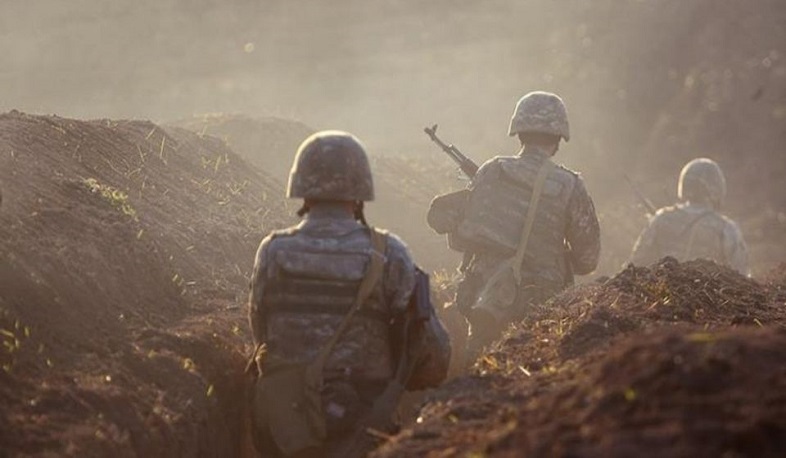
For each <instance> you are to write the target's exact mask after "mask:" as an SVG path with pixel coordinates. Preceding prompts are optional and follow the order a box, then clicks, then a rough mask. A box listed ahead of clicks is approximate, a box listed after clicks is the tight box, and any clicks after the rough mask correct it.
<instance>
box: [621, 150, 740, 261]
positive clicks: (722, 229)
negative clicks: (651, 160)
mask: <svg viewBox="0 0 786 458" xmlns="http://www.w3.org/2000/svg"><path fill="white" fill-rule="evenodd" d="M677 195H678V197H679V198H680V200H681V202H679V203H677V204H676V205H673V206H670V207H664V208H661V209H660V210H658V211H657V212H656V213H655V215H654V216H653V218H652V219H651V220H650V222H649V225H648V226H647V227H646V228H644V230H643V231H642V232H641V234H640V235H639V238H638V240H636V244H635V245H634V246H633V254H632V255H631V262H632V263H633V264H636V265H649V264H651V263H653V262H655V261H657V260H659V259H661V258H663V257H665V256H672V257H674V258H676V259H678V260H680V261H687V260H689V259H697V258H704V259H711V260H713V261H715V262H716V263H718V264H721V265H724V266H727V267H730V268H732V269H734V270H736V271H737V272H739V273H741V274H743V275H749V274H750V272H749V268H748V248H747V246H746V245H745V240H743V238H742V232H741V231H740V228H739V227H738V226H737V224H736V223H735V222H734V221H732V220H731V219H729V218H727V217H726V216H723V215H722V214H720V213H719V211H720V208H721V205H722V204H723V200H724V197H725V196H726V178H725V177H724V176H723V171H722V170H721V168H720V166H718V164H717V163H716V162H715V161H713V160H712V159H706V158H699V159H694V160H692V161H690V162H688V163H687V164H686V165H685V167H683V168H682V172H681V173H680V179H679V184H678V185H677Z"/></svg>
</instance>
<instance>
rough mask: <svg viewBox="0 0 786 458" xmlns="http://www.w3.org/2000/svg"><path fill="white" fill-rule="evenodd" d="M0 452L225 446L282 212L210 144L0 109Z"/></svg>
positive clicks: (180, 452) (136, 125)
mask: <svg viewBox="0 0 786 458" xmlns="http://www.w3.org/2000/svg"><path fill="white" fill-rule="evenodd" d="M0 182H1V183H2V187H3V205H2V208H0V254H1V256H0V333H2V335H1V336H0V337H1V338H2V343H3V348H2V349H0V363H2V367H3V370H2V371H0V403H2V406H3V409H2V413H1V414H0V426H1V427H0V431H2V432H0V448H2V449H3V450H4V451H5V452H6V453H9V454H11V455H14V454H28V455H38V454H52V453H54V454H57V455H82V456H85V455H93V456H95V455H120V456H195V455H202V454H205V455H213V456H216V455H222V456H236V455H238V453H239V450H240V447H241V446H240V444H239V434H240V431H241V429H242V425H241V424H240V418H241V415H240V414H241V412H242V409H243V408H244V407H245V406H244V405H243V403H242V397H241V396H240V395H241V394H242V392H243V386H242V382H243V378H242V376H241V374H240V372H241V371H242V367H243V365H244V359H245V355H246V353H247V352H248V350H249V349H248V348H247V347H248V345H249V344H250V337H249V335H248V331H247V324H246V319H245V310H244V302H245V294H246V291H247V281H248V280H247V279H248V275H249V272H250V269H251V267H252V263H253V255H254V252H255V250H256V246H257V244H258V243H259V240H260V239H261V238H262V236H263V235H264V234H265V233H267V232H268V231H269V230H270V229H272V228H274V227H280V226H282V225H283V224H285V222H284V221H283V218H285V217H284V216H283V215H284V211H283V210H282V207H281V205H280V204H278V203H276V202H274V201H271V200H268V196H269V195H271V194H272V192H273V190H277V189H278V187H277V184H276V183H274V182H272V181H270V180H269V179H268V178H267V177H265V176H264V175H260V174H258V173H257V172H256V171H255V170H254V169H253V168H250V167H248V166H247V165H246V164H245V162H244V161H243V160H242V159H241V158H240V157H238V156H236V155H235V154H234V153H233V152H232V151H231V150H229V149H228V148H227V147H226V145H225V144H224V143H223V142H221V141H220V140H218V139H215V138H211V137H202V136H199V135H197V134H195V133H192V132H190V131H186V130H182V129H178V128H166V129H164V128H161V127H159V126H157V125H155V124H153V123H151V122H147V121H111V120H97V121H88V122H85V121H77V120H70V119H64V118H59V117H56V116H33V115H26V114H23V113H19V112H11V113H7V114H3V115H0Z"/></svg>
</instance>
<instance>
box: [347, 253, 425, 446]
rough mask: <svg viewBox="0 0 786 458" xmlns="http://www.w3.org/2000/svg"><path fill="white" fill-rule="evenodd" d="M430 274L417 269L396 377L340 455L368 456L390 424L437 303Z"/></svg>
mask: <svg viewBox="0 0 786 458" xmlns="http://www.w3.org/2000/svg"><path fill="white" fill-rule="evenodd" d="M429 295H430V291H429V277H428V274H427V273H425V272H423V271H422V270H420V268H419V267H417V268H416V271H415V290H414V291H413V293H412V297H411V299H410V302H409V310H408V312H407V317H406V318H405V322H404V323H402V325H403V327H402V332H401V334H400V336H399V337H400V338H401V339H402V342H401V350H400V353H401V354H400V356H399V358H398V364H397V366H396V373H395V376H394V377H395V378H394V379H393V380H391V381H390V382H389V383H388V386H387V387H386V388H385V391H383V392H382V394H381V395H379V397H377V398H376V400H374V405H373V407H372V408H371V412H369V414H368V415H366V416H365V417H364V418H361V419H360V421H358V423H357V426H356V428H355V430H354V431H353V433H352V436H351V438H349V439H347V441H346V445H345V446H344V447H343V448H342V449H341V450H340V451H339V452H340V453H337V454H336V456H345V457H349V458H354V457H361V456H365V455H366V454H367V453H368V452H370V451H371V450H372V449H373V448H374V446H375V445H376V442H377V441H376V439H375V437H377V436H380V435H381V436H382V437H384V436H385V433H386V430H387V429H389V428H390V426H391V425H392V420H393V413H394V412H395V411H396V407H398V402H399V400H400V399H401V395H402V394H403V393H404V391H406V386H407V382H408V381H409V379H410V377H411V376H412V372H413V371H414V369H415V364H416V363H417V362H418V357H419V356H420V350H421V347H422V343H423V341H422V338H423V327H424V326H425V323H426V321H428V320H429V319H431V314H432V310H433V306H432V305H431V300H430V296H429Z"/></svg>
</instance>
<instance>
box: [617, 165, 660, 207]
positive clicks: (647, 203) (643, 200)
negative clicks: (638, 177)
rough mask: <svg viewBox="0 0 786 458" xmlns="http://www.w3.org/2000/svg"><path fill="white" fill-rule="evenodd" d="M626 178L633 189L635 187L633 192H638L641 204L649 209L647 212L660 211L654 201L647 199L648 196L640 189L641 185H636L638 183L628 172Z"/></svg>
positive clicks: (637, 196)
mask: <svg viewBox="0 0 786 458" xmlns="http://www.w3.org/2000/svg"><path fill="white" fill-rule="evenodd" d="M625 180H627V182H628V184H629V185H630V187H631V189H633V193H634V194H636V198H637V199H638V200H639V202H641V204H642V205H644V208H645V209H647V214H648V215H654V214H655V212H656V211H658V208H657V207H656V206H655V205H654V204H653V203H652V201H651V200H649V199H647V196H645V195H644V194H643V193H642V192H641V190H639V187H638V186H636V183H634V182H633V180H631V179H630V177H629V176H628V175H627V174H626V175H625Z"/></svg>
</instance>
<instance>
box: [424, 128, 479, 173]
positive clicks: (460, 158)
mask: <svg viewBox="0 0 786 458" xmlns="http://www.w3.org/2000/svg"><path fill="white" fill-rule="evenodd" d="M423 132H425V133H426V135H428V136H429V138H431V141H432V142H434V143H436V144H437V145H439V147H440V148H442V151H444V152H445V153H446V154H447V155H448V156H450V158H451V159H453V161H454V162H455V163H456V164H458V166H459V168H460V169H461V171H462V173H464V175H466V176H467V177H469V178H473V177H474V176H475V174H476V173H478V165H477V164H475V163H474V162H473V161H472V159H470V158H468V157H467V156H465V155H464V154H463V153H462V152H461V151H459V149H458V148H456V147H455V146H453V145H452V144H450V145H446V144H445V143H444V142H443V141H442V140H440V139H439V137H437V124H434V125H433V126H431V127H424V128H423Z"/></svg>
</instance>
